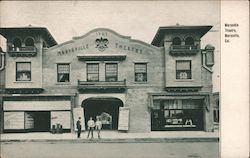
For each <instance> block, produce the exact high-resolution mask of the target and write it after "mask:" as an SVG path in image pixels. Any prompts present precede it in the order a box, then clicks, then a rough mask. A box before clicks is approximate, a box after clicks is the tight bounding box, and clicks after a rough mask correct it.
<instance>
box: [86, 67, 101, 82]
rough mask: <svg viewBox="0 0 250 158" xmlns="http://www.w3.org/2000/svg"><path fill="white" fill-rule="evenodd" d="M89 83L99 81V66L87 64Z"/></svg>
mask: <svg viewBox="0 0 250 158" xmlns="http://www.w3.org/2000/svg"><path fill="white" fill-rule="evenodd" d="M87 81H99V64H96V63H88V64H87Z"/></svg>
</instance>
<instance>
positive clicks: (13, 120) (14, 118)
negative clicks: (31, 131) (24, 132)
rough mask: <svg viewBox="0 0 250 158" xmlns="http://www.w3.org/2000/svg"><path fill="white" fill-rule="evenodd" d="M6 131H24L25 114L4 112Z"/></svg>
mask: <svg viewBox="0 0 250 158" xmlns="http://www.w3.org/2000/svg"><path fill="white" fill-rule="evenodd" d="M4 129H24V112H4Z"/></svg>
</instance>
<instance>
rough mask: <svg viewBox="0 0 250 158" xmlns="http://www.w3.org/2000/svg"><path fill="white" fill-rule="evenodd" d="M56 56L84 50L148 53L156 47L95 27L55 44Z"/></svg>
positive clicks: (92, 51)
mask: <svg viewBox="0 0 250 158" xmlns="http://www.w3.org/2000/svg"><path fill="white" fill-rule="evenodd" d="M57 48H58V49H57V56H65V55H69V56H71V55H73V54H75V53H76V54H79V53H84V52H86V51H87V52H91V53H98V52H99V53H101V52H108V53H111V52H112V51H114V52H127V53H138V54H143V53H150V52H152V51H154V50H153V49H157V48H155V47H153V46H151V45H150V44H147V43H144V42H142V41H138V40H132V39H131V38H130V37H128V36H122V35H119V34H118V33H116V32H114V31H112V30H109V29H95V30H92V31H90V32H89V33H87V34H85V35H83V36H80V37H74V38H73V40H71V41H68V42H65V43H62V44H60V45H58V46H57Z"/></svg>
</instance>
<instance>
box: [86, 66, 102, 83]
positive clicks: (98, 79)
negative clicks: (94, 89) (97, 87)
mask: <svg viewBox="0 0 250 158" xmlns="http://www.w3.org/2000/svg"><path fill="white" fill-rule="evenodd" d="M88 65H97V66H98V67H97V68H98V69H97V73H89V72H88ZM99 72H100V65H99V63H87V64H86V73H87V74H86V77H87V78H86V79H87V82H99V81H100V74H99ZM89 74H97V75H98V77H97V80H89Z"/></svg>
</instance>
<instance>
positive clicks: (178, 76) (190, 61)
mask: <svg viewBox="0 0 250 158" xmlns="http://www.w3.org/2000/svg"><path fill="white" fill-rule="evenodd" d="M178 62H189V65H190V68H189V70H178V69H177V63H178ZM179 71H188V73H189V74H190V75H188V74H187V78H180V75H178V74H179V73H181V72H179ZM189 76H190V77H189ZM175 79H176V80H192V60H176V62H175Z"/></svg>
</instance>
